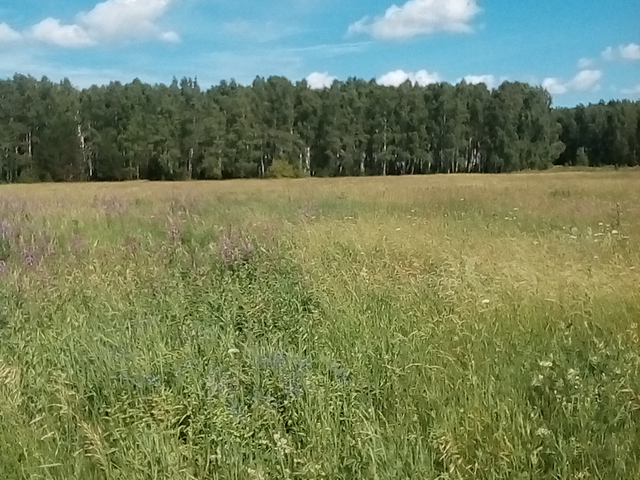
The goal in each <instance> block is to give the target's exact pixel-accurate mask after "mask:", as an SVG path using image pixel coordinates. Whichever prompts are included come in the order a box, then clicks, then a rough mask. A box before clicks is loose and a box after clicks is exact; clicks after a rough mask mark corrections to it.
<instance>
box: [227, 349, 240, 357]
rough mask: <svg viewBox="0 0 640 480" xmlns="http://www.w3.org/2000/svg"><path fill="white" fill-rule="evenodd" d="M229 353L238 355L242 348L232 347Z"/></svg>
mask: <svg viewBox="0 0 640 480" xmlns="http://www.w3.org/2000/svg"><path fill="white" fill-rule="evenodd" d="M227 353H228V354H229V355H236V354H238V353H240V350H238V349H237V348H230V349H229V351H228V352H227Z"/></svg>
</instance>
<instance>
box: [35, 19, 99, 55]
mask: <svg viewBox="0 0 640 480" xmlns="http://www.w3.org/2000/svg"><path fill="white" fill-rule="evenodd" d="M31 35H32V36H33V38H35V39H36V40H40V41H41V42H46V43H52V44H54V45H58V46H60V47H67V48H68V47H87V46H89V45H93V44H94V43H95V40H93V39H92V38H91V37H89V34H88V33H87V32H86V30H84V29H83V28H82V27H80V26H78V25H62V24H61V23H60V20H57V19H55V18H47V19H45V20H43V21H42V22H40V23H38V24H37V25H34V26H33V27H32V29H31Z"/></svg>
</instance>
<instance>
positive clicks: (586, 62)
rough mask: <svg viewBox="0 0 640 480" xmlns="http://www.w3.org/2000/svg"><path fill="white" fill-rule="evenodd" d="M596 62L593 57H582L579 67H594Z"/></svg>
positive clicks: (582, 68)
mask: <svg viewBox="0 0 640 480" xmlns="http://www.w3.org/2000/svg"><path fill="white" fill-rule="evenodd" d="M595 65H596V62H595V61H594V60H593V59H592V58H581V59H580V60H579V61H578V68H579V69H580V70H585V69H587V68H593V67H595Z"/></svg>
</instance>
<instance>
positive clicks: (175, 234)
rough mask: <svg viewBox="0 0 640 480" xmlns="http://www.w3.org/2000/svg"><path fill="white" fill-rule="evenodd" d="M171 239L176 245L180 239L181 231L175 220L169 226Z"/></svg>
mask: <svg viewBox="0 0 640 480" xmlns="http://www.w3.org/2000/svg"><path fill="white" fill-rule="evenodd" d="M169 237H170V238H171V241H172V242H173V243H176V242H177V241H178V238H179V237H180V229H179V228H178V225H177V224H176V222H174V221H173V220H172V221H171V224H170V225H169Z"/></svg>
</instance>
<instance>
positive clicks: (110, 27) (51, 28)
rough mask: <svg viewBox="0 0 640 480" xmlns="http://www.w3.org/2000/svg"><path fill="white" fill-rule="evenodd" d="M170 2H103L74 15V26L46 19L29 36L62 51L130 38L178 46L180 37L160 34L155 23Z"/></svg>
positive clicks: (172, 34)
mask: <svg viewBox="0 0 640 480" xmlns="http://www.w3.org/2000/svg"><path fill="white" fill-rule="evenodd" d="M172 1H174V0H106V1H104V2H102V3H98V4H97V5H96V6H95V7H94V8H93V9H92V10H90V11H88V12H81V13H79V14H78V15H76V18H75V20H76V22H75V23H72V24H68V25H65V24H63V23H61V22H60V20H58V19H56V18H47V19H45V20H43V21H42V22H40V23H38V24H37V25H35V26H33V27H32V29H31V35H32V36H33V37H34V38H35V39H37V40H40V41H42V42H45V43H50V44H53V45H58V46H61V47H87V46H90V45H95V44H97V43H100V42H113V41H120V40H123V39H130V38H157V39H159V40H162V41H165V42H177V41H179V37H178V35H177V34H176V33H175V32H170V31H163V30H162V29H161V28H160V26H159V25H158V23H157V22H158V20H159V19H160V18H161V17H162V16H163V15H164V14H165V13H166V11H167V9H168V8H169V5H170V4H171V2H172Z"/></svg>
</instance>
